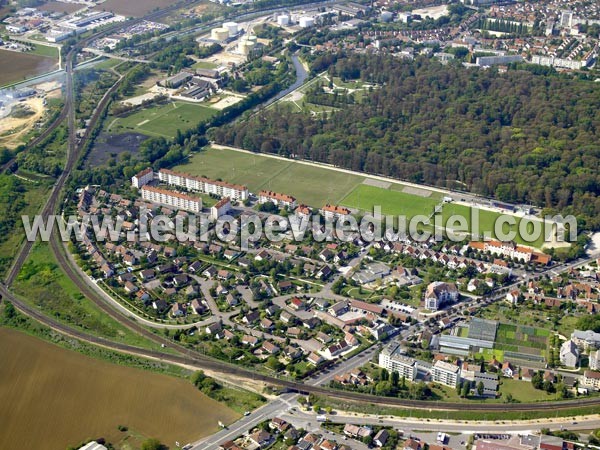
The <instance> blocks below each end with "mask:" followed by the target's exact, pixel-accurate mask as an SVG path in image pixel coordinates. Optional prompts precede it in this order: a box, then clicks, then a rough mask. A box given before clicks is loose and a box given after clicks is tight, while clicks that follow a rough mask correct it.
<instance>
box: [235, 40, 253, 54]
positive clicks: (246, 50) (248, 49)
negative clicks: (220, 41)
mask: <svg viewBox="0 0 600 450" xmlns="http://www.w3.org/2000/svg"><path fill="white" fill-rule="evenodd" d="M255 46H256V42H254V41H251V40H249V39H247V38H242V39H241V40H240V43H239V44H238V51H239V52H240V53H241V54H242V55H246V56H248V55H249V54H251V53H252V52H253V51H254V48H255Z"/></svg>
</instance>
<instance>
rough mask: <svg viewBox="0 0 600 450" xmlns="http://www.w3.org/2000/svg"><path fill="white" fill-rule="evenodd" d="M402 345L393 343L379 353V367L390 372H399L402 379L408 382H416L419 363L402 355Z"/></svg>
mask: <svg viewBox="0 0 600 450" xmlns="http://www.w3.org/2000/svg"><path fill="white" fill-rule="evenodd" d="M399 350H400V345H399V344H396V343H392V344H390V345H388V346H387V347H385V348H384V349H383V350H381V352H380V353H379V366H380V367H383V368H384V369H387V371H388V372H390V373H391V372H398V374H399V375H400V378H402V377H404V378H405V379H407V380H408V381H414V380H415V378H417V361H416V360H414V359H413V358H409V357H407V356H404V355H401V354H400V352H399Z"/></svg>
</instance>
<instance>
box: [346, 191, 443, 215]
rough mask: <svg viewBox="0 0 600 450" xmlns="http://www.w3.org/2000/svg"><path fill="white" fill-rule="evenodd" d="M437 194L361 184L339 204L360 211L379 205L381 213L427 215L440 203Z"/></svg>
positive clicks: (369, 209)
mask: <svg viewBox="0 0 600 450" xmlns="http://www.w3.org/2000/svg"><path fill="white" fill-rule="evenodd" d="M440 197H441V196H439V195H436V194H434V195H432V196H430V197H421V196H418V195H412V194H407V193H405V192H402V191H399V190H395V189H384V188H380V187H376V186H369V185H366V184H361V185H359V186H356V188H355V189H354V190H353V191H352V192H351V193H350V194H348V195H347V196H346V197H344V198H343V199H342V200H341V204H342V205H344V206H347V207H349V208H354V209H359V210H361V211H372V210H373V206H374V205H379V206H381V212H382V213H383V214H390V215H395V216H398V215H401V214H402V215H405V216H407V217H413V216H415V215H417V214H424V215H426V216H429V215H430V214H432V213H433V211H434V208H435V206H436V205H437V204H439V203H440Z"/></svg>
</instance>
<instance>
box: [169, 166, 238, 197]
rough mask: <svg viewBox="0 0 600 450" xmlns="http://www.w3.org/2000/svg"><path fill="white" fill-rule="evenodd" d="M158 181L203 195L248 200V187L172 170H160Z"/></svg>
mask: <svg viewBox="0 0 600 450" xmlns="http://www.w3.org/2000/svg"><path fill="white" fill-rule="evenodd" d="M158 179H159V180H160V181H161V182H162V183H165V184H168V185H171V186H178V187H182V188H185V189H188V190H190V191H197V192H202V193H203V194H214V195H218V196H219V197H229V198H230V199H234V200H246V199H247V198H248V188H247V187H246V186H242V185H240V184H232V183H227V182H225V181H218V180H211V179H209V178H204V177H197V176H195V175H189V174H185V173H180V172H175V171H174V170H170V169H160V170H159V171H158Z"/></svg>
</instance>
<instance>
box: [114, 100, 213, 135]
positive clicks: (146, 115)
mask: <svg viewBox="0 0 600 450" xmlns="http://www.w3.org/2000/svg"><path fill="white" fill-rule="evenodd" d="M216 113H217V110H215V109H212V108H209V107H207V106H204V105H199V104H193V103H186V102H173V103H167V104H165V105H160V106H153V107H150V108H144V109H142V110H140V111H136V112H134V113H133V114H129V115H127V116H125V117H119V118H116V119H114V121H113V122H112V123H111V125H110V131H111V132H113V133H114V132H118V131H119V130H121V131H124V130H126V131H136V132H138V133H142V134H146V135H149V136H163V137H167V138H172V137H174V136H175V134H176V133H177V130H181V131H184V130H187V129H189V128H192V127H194V126H195V125H197V124H198V123H199V122H201V121H203V120H206V119H208V118H210V117H212V116H213V115H215V114H216Z"/></svg>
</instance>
